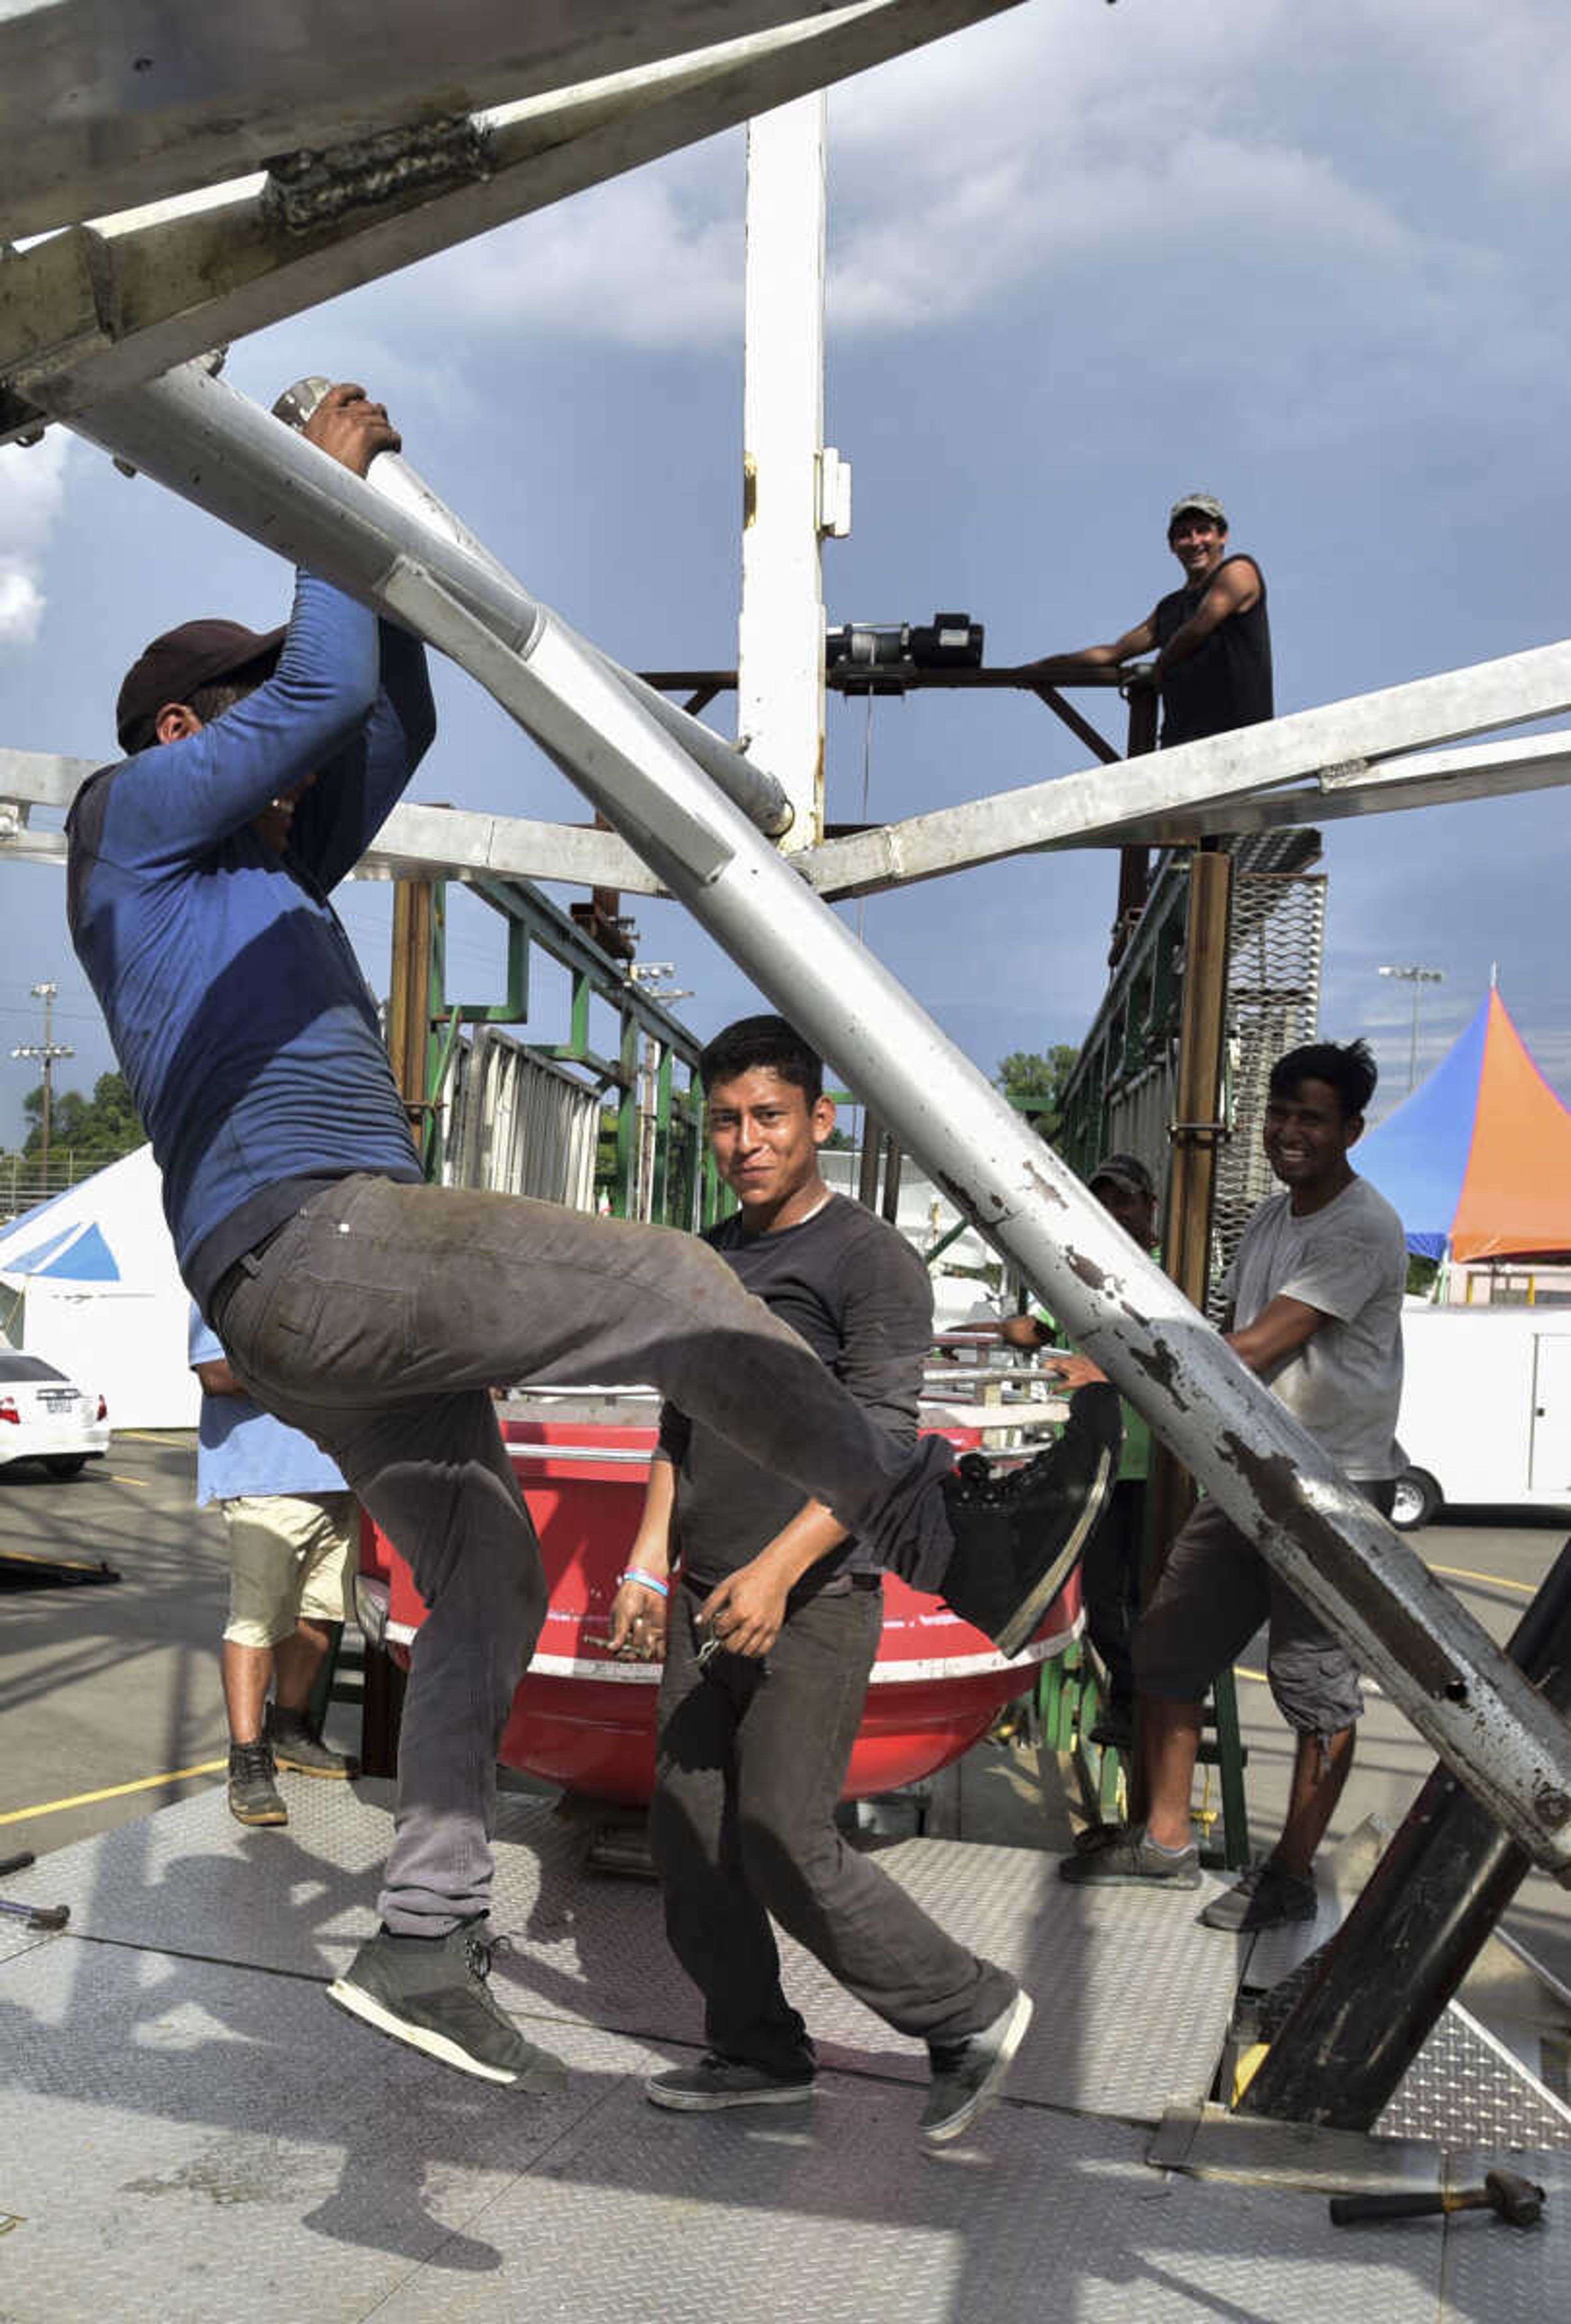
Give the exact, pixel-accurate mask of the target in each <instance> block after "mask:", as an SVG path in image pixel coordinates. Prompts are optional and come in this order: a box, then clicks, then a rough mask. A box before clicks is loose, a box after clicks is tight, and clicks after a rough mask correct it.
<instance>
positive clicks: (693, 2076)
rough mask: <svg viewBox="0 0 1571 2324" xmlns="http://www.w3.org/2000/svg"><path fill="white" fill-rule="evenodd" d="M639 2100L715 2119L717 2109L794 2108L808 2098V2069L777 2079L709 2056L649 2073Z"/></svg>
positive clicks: (775, 2075) (767, 2071) (755, 2068)
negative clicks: (745, 2107) (657, 2072)
mask: <svg viewBox="0 0 1571 2324" xmlns="http://www.w3.org/2000/svg"><path fill="white" fill-rule="evenodd" d="M643 2095H644V2097H645V2098H648V2099H650V2100H651V2102H652V2104H653V2105H655V2106H657V2107H672V2108H674V2109H675V2111H676V2112H678V2113H679V2114H714V2113H716V2112H717V2111H718V2109H719V2108H720V2107H744V2106H796V2105H799V2104H800V2102H801V2101H802V2099H804V2098H811V2097H812V2095H813V2068H812V2066H811V2065H810V2064H809V2065H807V2066H805V2067H804V2068H803V2070H802V2071H801V2072H800V2073H797V2074H781V2073H776V2072H772V2071H771V2070H770V2069H769V2068H767V2067H764V2066H750V2065H748V2064H747V2063H746V2061H744V2059H741V2058H721V2057H717V2056H716V2053H715V2052H714V2051H712V2050H711V2051H710V2052H709V2053H708V2055H707V2057H703V2058H700V2059H699V2060H698V2064H697V2065H696V2066H672V2067H670V2069H669V2070H668V2071H666V2072H665V2073H663V2074H651V2075H650V2077H649V2079H648V2080H647V2081H646V2082H645V2083H644V2086H643Z"/></svg>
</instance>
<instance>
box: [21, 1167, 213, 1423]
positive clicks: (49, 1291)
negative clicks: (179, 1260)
mask: <svg viewBox="0 0 1571 2324" xmlns="http://www.w3.org/2000/svg"><path fill="white" fill-rule="evenodd" d="M189 1305H190V1303H189V1297H188V1296H187V1293H186V1289H185V1286H184V1285H183V1284H182V1283H181V1281H180V1270H179V1268H177V1267H176V1265H175V1258H174V1246H173V1244H172V1243H171V1240H170V1236H169V1229H168V1227H167V1226H166V1225H165V1224H164V1218H163V1202H162V1183H161V1181H160V1178H159V1174H158V1169H157V1167H156V1165H155V1164H154V1162H153V1159H152V1147H151V1146H142V1147H138V1148H137V1149H136V1151H135V1152H134V1154H127V1155H126V1156H125V1157H124V1159H123V1160H121V1161H119V1162H111V1163H110V1164H109V1165H108V1167H107V1168H106V1169H103V1170H98V1171H95V1173H94V1175H93V1176H92V1177H90V1178H84V1179H83V1180H82V1182H81V1184H80V1185H77V1186H72V1187H71V1188H70V1189H69V1192H68V1193H66V1194H56V1195H54V1196H52V1197H51V1200H50V1201H49V1202H47V1203H38V1204H37V1205H36V1206H35V1207H34V1208H33V1209H32V1210H31V1211H24V1212H23V1213H22V1216H21V1217H20V1218H17V1219H13V1220H12V1222H11V1223H10V1225H9V1226H7V1227H5V1228H4V1229H0V1324H3V1325H4V1327H5V1335H6V1337H7V1338H8V1339H9V1340H10V1342H11V1343H12V1345H13V1346H14V1347H19V1348H25V1349H26V1350H27V1351H28V1353H29V1354H30V1355H35V1356H42V1358H43V1359H44V1360H45V1362H46V1363H51V1364H54V1365H56V1366H58V1368H59V1369H60V1370H61V1371H63V1372H69V1375H70V1377H71V1378H72V1379H74V1380H76V1381H77V1382H78V1384H79V1386H80V1387H82V1388H88V1389H96V1390H97V1392H98V1393H99V1394H100V1395H102V1396H103V1397H106V1399H107V1402H108V1406H109V1418H110V1422H111V1424H112V1425H114V1426H115V1427H116V1428H194V1427H195V1425H196V1419H197V1408H198V1405H199V1390H198V1388H197V1385H196V1382H195V1380H194V1379H193V1378H192V1376H191V1372H190V1369H189V1364H188V1362H187V1360H186V1324H187V1318H188V1315H189Z"/></svg>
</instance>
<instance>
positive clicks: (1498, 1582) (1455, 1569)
mask: <svg viewBox="0 0 1571 2324" xmlns="http://www.w3.org/2000/svg"><path fill="white" fill-rule="evenodd" d="M1429 1571H1430V1572H1431V1573H1448V1574H1449V1575H1450V1576H1451V1578H1452V1580H1453V1581H1454V1582H1487V1584H1488V1585H1489V1587H1490V1588H1491V1589H1492V1590H1517V1591H1520V1592H1521V1595H1522V1596H1523V1597H1524V1598H1531V1597H1533V1596H1535V1595H1536V1594H1537V1593H1536V1591H1535V1590H1534V1587H1533V1584H1532V1583H1531V1582H1509V1581H1508V1580H1507V1579H1506V1577H1505V1575H1504V1574H1503V1573H1474V1571H1473V1568H1472V1567H1471V1566H1470V1565H1433V1566H1431V1567H1430V1569H1429Z"/></svg>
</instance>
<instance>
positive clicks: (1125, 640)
mask: <svg viewBox="0 0 1571 2324" xmlns="http://www.w3.org/2000/svg"><path fill="white" fill-rule="evenodd" d="M1168 547H1169V549H1171V550H1172V552H1173V555H1174V556H1175V557H1176V558H1178V562H1179V564H1180V565H1181V566H1182V567H1183V568H1184V581H1183V586H1182V587H1181V588H1178V589H1174V590H1172V591H1170V592H1169V595H1167V596H1165V597H1162V598H1160V599H1159V600H1158V603H1157V604H1156V605H1155V606H1154V607H1153V608H1152V610H1151V613H1148V614H1147V615H1146V617H1145V619H1144V621H1143V622H1137V623H1136V625H1135V627H1134V628H1133V629H1132V630H1126V631H1125V632H1124V633H1123V637H1121V638H1115V639H1114V641H1113V642H1112V643H1111V644H1110V645H1104V646H1081V647H1079V648H1077V650H1076V651H1075V652H1073V653H1070V654H1051V655H1049V656H1047V657H1046V659H1049V660H1050V661H1055V662H1064V661H1075V662H1080V663H1082V664H1083V665H1084V666H1085V667H1086V669H1108V668H1110V667H1112V668H1122V667H1123V664H1124V663H1125V662H1131V661H1139V660H1140V659H1142V657H1143V656H1145V655H1147V654H1151V653H1154V654H1155V655H1156V662H1155V665H1154V668H1153V669H1152V670H1151V678H1150V681H1149V682H1150V683H1151V684H1152V685H1154V686H1155V687H1157V688H1158V689H1159V691H1160V695H1161V698H1162V731H1161V747H1162V749H1163V750H1164V751H1170V750H1172V749H1174V748H1175V747H1176V746H1177V745H1178V743H1180V742H1199V741H1200V740H1201V738H1202V736H1204V735H1206V734H1225V733H1229V732H1230V731H1231V730H1232V729H1233V728H1234V726H1254V725H1257V724H1259V723H1260V722H1261V720H1262V719H1266V718H1270V717H1271V715H1272V709H1271V628H1270V625H1269V623H1268V622H1267V619H1266V604H1265V576H1264V575H1263V574H1262V573H1261V569H1260V567H1259V566H1258V565H1257V564H1256V563H1255V561H1254V559H1253V558H1252V557H1245V556H1243V555H1242V554H1235V555H1232V556H1230V555H1229V554H1228V549H1227V515H1226V512H1225V511H1224V508H1223V506H1222V503H1221V502H1220V501H1219V500H1217V499H1215V496H1214V495H1213V494H1212V493H1185V494H1184V495H1183V497H1182V498H1181V499H1180V500H1176V501H1175V502H1174V503H1173V505H1172V508H1171V510H1170V512H1169V516H1168Z"/></svg>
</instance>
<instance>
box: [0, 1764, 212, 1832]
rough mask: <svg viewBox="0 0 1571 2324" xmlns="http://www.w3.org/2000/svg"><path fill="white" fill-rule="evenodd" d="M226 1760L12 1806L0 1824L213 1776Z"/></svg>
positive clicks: (179, 1768)
mask: <svg viewBox="0 0 1571 2324" xmlns="http://www.w3.org/2000/svg"><path fill="white" fill-rule="evenodd" d="M228 1764H229V1762H228V1761H227V1759H203V1760H201V1761H200V1762H199V1764H198V1765H197V1766H194V1767H171V1769H170V1771H169V1773H168V1775H139V1776H138V1777H137V1779H136V1781H135V1783H134V1784H109V1785H108V1786H107V1788H106V1790H104V1791H101V1792H77V1793H74V1794H72V1796H71V1797H70V1798H69V1800H45V1801H44V1803H43V1804H42V1807H36V1808H12V1809H11V1810H10V1811H9V1812H7V1813H6V1814H5V1815H0V1823H26V1822H27V1821H28V1819H29V1818H30V1817H32V1816H42V1815H59V1814H60V1813H61V1812H62V1811H63V1810H65V1809H66V1808H90V1807H93V1806H95V1805H96V1804H97V1802H98V1801H99V1800H123V1799H125V1797H126V1795H127V1794H129V1793H131V1792H151V1791H155V1790H156V1789H157V1788H158V1786H159V1784H183V1783H186V1782H188V1781H189V1778H190V1777H191V1776H192V1775H218V1774H219V1773H220V1772H221V1771H222V1770H223V1769H224V1768H226V1766H228Z"/></svg>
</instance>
